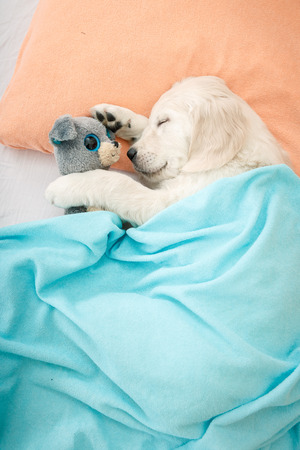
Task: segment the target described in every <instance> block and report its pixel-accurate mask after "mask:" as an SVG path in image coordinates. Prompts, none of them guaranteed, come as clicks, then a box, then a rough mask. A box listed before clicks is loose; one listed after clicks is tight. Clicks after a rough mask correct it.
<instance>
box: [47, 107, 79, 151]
mask: <svg viewBox="0 0 300 450" xmlns="http://www.w3.org/2000/svg"><path fill="white" fill-rule="evenodd" d="M76 137H77V131H76V128H75V125H74V121H73V118H72V116H70V114H66V115H64V116H61V117H59V118H58V119H57V120H56V121H55V123H54V125H53V128H52V130H51V131H50V133H49V139H50V142H52V143H54V144H59V143H60V142H63V141H71V140H73V139H75V138H76Z"/></svg>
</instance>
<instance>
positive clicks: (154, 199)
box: [45, 169, 176, 225]
mask: <svg viewBox="0 0 300 450" xmlns="http://www.w3.org/2000/svg"><path fill="white" fill-rule="evenodd" d="M45 195H46V199H47V200H48V201H49V202H50V203H52V204H55V205H56V206H58V207H61V208H69V207H71V206H78V205H85V206H87V207H89V206H95V207H100V208H101V207H102V208H104V209H105V210H107V211H111V212H114V213H116V214H118V215H119V216H120V217H121V218H122V219H123V220H126V221H128V222H130V223H132V224H133V225H141V224H143V223H144V222H146V221H147V220H148V219H150V218H151V217H152V216H154V215H155V214H157V213H158V212H159V211H161V210H163V209H164V208H166V207H167V206H168V205H169V204H171V203H173V202H175V201H176V199H175V198H173V196H172V195H171V194H170V191H167V190H166V191H162V190H158V191H155V190H152V189H149V188H147V187H145V186H143V185H142V184H140V183H139V182H137V181H135V180H133V179H132V178H130V177H129V176H126V175H124V174H121V173H117V172H112V171H110V172H107V171H105V170H101V169H100V170H92V171H90V172H83V173H73V174H70V175H65V176H62V177H60V178H57V179H56V180H55V181H54V182H53V183H51V184H50V185H49V186H48V188H47V190H46V194H45Z"/></svg>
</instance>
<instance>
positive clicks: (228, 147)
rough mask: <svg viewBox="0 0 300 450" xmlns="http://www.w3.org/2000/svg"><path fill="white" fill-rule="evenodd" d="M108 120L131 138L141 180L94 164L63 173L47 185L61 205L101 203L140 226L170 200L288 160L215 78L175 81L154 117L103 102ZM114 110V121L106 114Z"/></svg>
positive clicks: (98, 109) (249, 111)
mask: <svg viewBox="0 0 300 450" xmlns="http://www.w3.org/2000/svg"><path fill="white" fill-rule="evenodd" d="M97 112H98V113H101V115H102V116H103V117H104V118H105V119H104V123H105V124H106V125H107V126H112V127H113V126H114V124H115V123H116V122H120V123H121V124H122V127H121V128H120V129H119V130H118V131H117V133H116V134H117V136H119V137H121V138H125V139H127V140H131V139H132V140H133V142H134V143H133V146H132V147H133V148H134V149H135V150H136V152H137V153H136V156H135V158H134V159H133V165H134V168H135V170H136V172H137V173H138V175H139V178H140V181H136V180H134V179H132V178H131V177H130V176H127V175H125V174H121V173H117V172H113V171H103V170H94V171H91V172H85V173H76V174H71V175H66V176H63V177H60V178H58V179H57V180H56V181H54V182H53V183H51V184H50V185H49V187H48V189H47V191H46V198H47V199H48V200H49V201H50V202H51V203H54V204H55V205H57V206H60V207H62V208H69V207H71V206H77V205H86V206H90V205H93V206H99V207H103V208H104V209H106V210H109V211H113V212H115V213H116V214H118V215H119V216H120V217H121V218H122V219H124V220H127V221H129V222H131V223H132V224H136V225H141V224H143V223H144V222H146V221H147V220H149V219H150V218H151V217H152V216H154V215H155V214H157V213H158V212H159V211H161V210H162V209H164V208H166V207H167V206H169V205H171V204H172V203H174V202H176V201H178V200H180V199H181V198H183V197H187V196H189V195H191V194H194V193H195V192H197V191H198V190H200V189H202V188H204V187H205V186H207V185H208V184H210V183H213V182H214V181H216V180H218V179H220V178H223V177H231V176H234V175H237V174H240V173H243V172H245V171H248V170H251V169H254V168H258V167H263V166H268V165H273V164H283V163H284V164H288V165H290V161H289V158H288V155H287V153H286V152H285V151H284V150H283V149H282V148H281V147H280V146H279V144H278V143H277V142H276V140H275V138H274V137H273V136H272V134H271V133H270V132H269V130H268V129H267V127H266V126H265V124H264V123H263V122H262V120H261V119H260V118H259V116H258V115H257V114H256V113H255V112H254V111H253V110H252V109H251V108H250V106H249V105H248V104H247V103H246V102H244V101H243V100H242V99H241V98H240V97H238V96H237V95H235V94H234V93H233V92H232V91H230V90H229V89H228V87H227V86H226V85H225V83H224V81H223V80H221V79H219V78H216V77H210V76H207V77H192V78H187V79H185V80H183V81H181V82H178V83H176V84H175V85H174V86H173V87H172V88H171V89H170V90H169V91H167V92H166V93H165V94H163V95H162V96H161V98H160V99H159V100H158V102H157V103H156V104H155V105H154V107H153V109H152V111H151V115H150V117H149V119H147V118H146V117H144V116H141V115H138V114H135V113H133V112H132V111H130V110H128V109H126V108H121V107H119V106H114V105H108V104H100V105H97V106H95V107H94V108H92V114H93V115H94V116H95V117H96V113H97ZM107 113H110V114H113V116H114V117H115V119H116V120H115V122H113V123H112V122H109V121H108V120H107Z"/></svg>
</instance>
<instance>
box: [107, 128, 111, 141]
mask: <svg viewBox="0 0 300 450" xmlns="http://www.w3.org/2000/svg"><path fill="white" fill-rule="evenodd" d="M106 136H107V137H108V138H109V139H111V135H110V132H109V130H108V129H107V128H106Z"/></svg>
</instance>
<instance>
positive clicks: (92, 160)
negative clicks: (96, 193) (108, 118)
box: [49, 114, 121, 214]
mask: <svg viewBox="0 0 300 450" xmlns="http://www.w3.org/2000/svg"><path fill="white" fill-rule="evenodd" d="M49 139H50V142H51V143H52V145H53V147H54V155H55V159H56V162H57V165H58V169H59V171H60V173H61V175H67V174H69V173H74V172H86V171H88V170H95V169H109V167H110V166H111V165H112V164H113V163H115V162H117V161H118V159H119V158H120V148H121V146H120V144H119V143H118V142H117V141H115V140H114V135H113V133H112V132H111V131H108V130H107V129H106V128H105V126H104V125H103V124H102V123H101V122H99V121H98V120H96V119H93V118H91V117H76V118H73V117H72V116H70V115H69V114H66V115H64V116H61V117H59V118H58V119H57V120H56V122H55V123H54V125H53V128H52V130H51V131H50V133H49ZM97 209H98V208H93V207H90V208H88V209H87V208H86V207H85V206H79V207H74V208H68V209H67V210H65V214H74V213H79V212H86V211H95V210H97Z"/></svg>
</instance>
